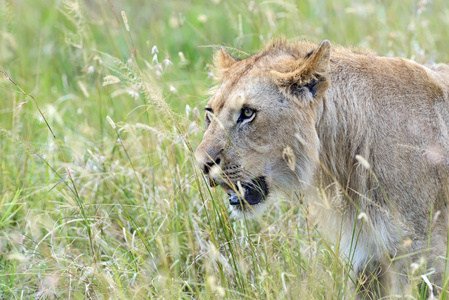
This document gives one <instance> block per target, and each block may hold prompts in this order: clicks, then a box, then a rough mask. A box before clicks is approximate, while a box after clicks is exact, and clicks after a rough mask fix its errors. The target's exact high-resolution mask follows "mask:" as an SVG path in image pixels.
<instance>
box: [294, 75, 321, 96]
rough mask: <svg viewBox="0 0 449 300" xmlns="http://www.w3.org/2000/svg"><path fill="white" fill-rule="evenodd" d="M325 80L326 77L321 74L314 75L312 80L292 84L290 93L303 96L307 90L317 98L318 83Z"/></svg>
mask: <svg viewBox="0 0 449 300" xmlns="http://www.w3.org/2000/svg"><path fill="white" fill-rule="evenodd" d="M323 80H325V79H324V78H323V77H321V76H314V77H313V78H312V79H311V80H310V81H308V82H306V83H303V84H297V83H294V84H292V85H290V93H291V94H292V95H293V96H296V97H301V96H302V95H304V93H305V92H307V91H308V92H310V93H311V94H312V97H314V98H315V96H316V93H317V91H318V89H317V87H318V83H320V82H322V81H323Z"/></svg>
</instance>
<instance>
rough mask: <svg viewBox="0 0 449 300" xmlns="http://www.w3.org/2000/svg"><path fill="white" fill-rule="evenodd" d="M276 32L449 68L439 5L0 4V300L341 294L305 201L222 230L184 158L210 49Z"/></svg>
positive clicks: (247, 44)
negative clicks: (306, 212) (306, 215)
mask: <svg viewBox="0 0 449 300" xmlns="http://www.w3.org/2000/svg"><path fill="white" fill-rule="evenodd" d="M122 12H123V13H122ZM125 15H126V16H125ZM281 36H284V37H286V38H287V39H289V40H297V39H308V40H312V41H316V42H319V41H321V40H323V39H329V40H330V41H331V42H332V43H334V44H341V45H343V46H356V47H362V48H368V49H371V50H373V51H375V52H376V53H378V54H379V55H384V56H401V57H405V58H410V59H413V60H415V61H417V62H419V63H427V64H433V63H436V62H449V5H448V2H447V1H446V0H433V1H430V0H429V1H411V0H405V1H392V0H391V1H387V0H383V1H380V0H376V1H353V0H351V1H349V0H301V1H293V0H288V1H249V0H241V1H225V0H221V1H220V0H211V1H199V0H194V1H188V0H184V1H153V0H151V1H112V0H111V1H106V0H85V1H81V0H80V1H69V0H67V1H50V0H49V1H31V0H0V70H2V71H3V72H6V73H7V74H8V75H9V76H10V77H11V79H12V81H14V83H15V84H14V83H13V82H12V81H10V80H8V78H7V76H4V75H3V74H0V298H5V299H10V298H16V299H18V298H38V299H40V298H44V299H46V298H68V299H71V298H76V299H80V298H103V297H112V298H137V299H140V298H147V297H148V298H153V297H154V298H195V299H196V298H206V299H209V298H216V297H224V298H237V297H239V298H251V299H253V298H256V299H259V298H260V299H267V298H298V297H302V298H305V299H309V298H310V299H311V298H320V299H322V298H326V299H335V298H348V297H349V298H351V297H353V295H352V294H351V293H350V292H349V291H348V285H347V282H348V281H350V278H349V275H348V274H349V269H350V266H349V265H348V264H347V262H345V261H344V260H341V259H340V258H339V254H338V249H336V248H335V247H334V246H332V244H330V243H328V242H327V241H326V240H325V239H323V238H322V237H321V235H320V233H319V232H318V231H316V230H315V229H314V228H309V227H308V224H307V222H306V219H305V218H304V208H303V207H302V206H301V204H299V203H293V201H291V200H289V199H282V200H279V202H278V203H274V204H273V208H274V209H273V210H271V211H270V212H267V213H266V214H265V215H264V216H263V217H262V219H259V220H240V221H230V220H229V218H228V215H227V207H226V199H223V198H222V196H223V195H222V194H221V192H220V191H215V190H209V188H208V187H207V185H206V184H205V183H204V180H203V178H202V177H201V176H200V175H199V173H198V171H197V169H196V166H195V163H194V161H193V157H192V149H194V148H195V147H196V145H197V144H198V142H199V141H200V139H201V136H202V131H203V127H202V126H203V125H202V113H200V111H201V109H202V107H203V106H204V104H205V102H206V100H207V97H208V95H207V91H208V89H209V88H210V87H211V86H212V85H213V79H212V78H211V72H212V67H211V65H210V63H211V57H212V54H213V51H214V49H217V47H219V46H225V47H227V48H228V50H229V51H230V52H231V53H233V54H234V55H235V56H238V57H245V56H247V55H249V54H253V53H255V52H256V51H258V50H259V49H261V47H263V45H264V44H265V43H266V42H267V41H269V40H270V39H272V38H276V37H281ZM111 76H112V77H111ZM33 99H35V100H33ZM167 105H168V106H167ZM40 111H41V112H40ZM44 117H45V120H46V121H47V122H48V126H47V124H46V123H45V120H44ZM52 132H53V133H54V135H55V137H54V136H53V134H52ZM415 292H416V293H417V294H416V295H417V297H420V296H421V297H424V296H423V295H421V294H419V291H418V290H416V291H415Z"/></svg>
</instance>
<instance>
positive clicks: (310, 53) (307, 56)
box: [305, 50, 315, 58]
mask: <svg viewBox="0 0 449 300" xmlns="http://www.w3.org/2000/svg"><path fill="white" fill-rule="evenodd" d="M313 51H315V50H312V51H310V52H309V53H307V54H306V56H305V58H309V57H310V56H311V55H312V53H313Z"/></svg>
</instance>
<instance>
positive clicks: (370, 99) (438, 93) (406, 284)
mask: <svg viewBox="0 0 449 300" xmlns="http://www.w3.org/2000/svg"><path fill="white" fill-rule="evenodd" d="M214 63H215V72H216V79H217V82H218V85H217V87H216V88H215V90H214V91H213V93H212V97H211V98H210V100H209V101H208V103H207V106H206V108H205V110H206V114H205V123H206V131H205V133H204V136H203V140H202V142H201V143H200V145H199V146H198V148H197V150H196V152H195V156H196V160H197V162H198V164H199V166H200V168H201V169H202V171H203V172H204V173H205V174H206V176H207V177H208V179H209V181H210V184H211V185H212V186H221V187H223V189H224V190H225V191H226V192H227V193H228V195H229V204H230V208H231V210H232V214H233V216H237V217H238V216H241V215H243V214H247V215H251V214H254V213H258V212H261V211H262V209H263V207H264V206H266V204H267V202H268V201H267V200H268V199H273V198H276V197H278V196H279V191H282V193H287V194H288V195H290V196H292V197H294V195H297V194H298V192H300V193H302V195H303V197H304V199H305V201H306V203H307V205H308V209H309V210H310V215H311V216H313V221H314V222H316V223H317V224H318V226H319V228H320V229H321V230H323V231H324V232H325V233H327V234H328V236H330V237H333V238H334V239H335V241H336V242H337V243H339V249H341V251H342V253H343V256H345V257H346V258H348V259H350V263H351V266H352V270H353V272H354V276H356V278H359V282H358V285H357V286H356V288H357V292H358V293H360V295H362V297H368V298H371V297H383V296H385V295H403V294H405V293H407V291H409V288H410V276H411V275H414V276H415V277H416V276H417V274H416V273H414V272H415V271H416V265H417V262H418V261H419V259H420V258H423V257H424V258H425V259H426V261H427V263H426V265H425V266H427V268H426V269H425V270H424V271H422V273H420V274H426V279H428V281H430V282H432V284H433V287H432V289H431V291H430V293H438V291H440V292H441V289H442V287H445V286H446V284H447V281H446V282H443V278H444V274H445V272H446V271H447V269H446V268H447V267H446V249H447V232H448V230H447V226H448V221H449V220H448V208H447V205H448V199H449V68H448V67H447V66H445V65H441V66H438V67H427V66H423V65H420V64H417V63H415V62H413V61H410V60H407V59H403V58H396V57H379V56H376V55H374V54H373V53H370V52H366V51H365V52H364V51H359V50H355V49H348V48H344V47H341V46H336V47H332V49H331V44H330V42H329V41H327V40H325V41H323V42H322V43H321V44H315V43H312V42H308V41H298V42H287V41H286V40H285V39H278V40H274V41H272V42H270V43H268V44H267V45H266V47H265V48H264V49H263V50H262V51H261V52H259V53H257V54H255V55H252V56H249V57H247V58H245V59H238V58H235V57H233V56H232V55H230V54H229V53H228V52H227V51H226V50H225V49H224V48H221V49H220V50H219V51H217V52H216V54H215V56H214ZM413 264H414V265H413ZM411 265H412V267H411ZM413 266H415V267H414V268H413ZM418 275H419V274H418ZM366 276H368V277H366ZM362 278H371V279H370V280H360V279H362Z"/></svg>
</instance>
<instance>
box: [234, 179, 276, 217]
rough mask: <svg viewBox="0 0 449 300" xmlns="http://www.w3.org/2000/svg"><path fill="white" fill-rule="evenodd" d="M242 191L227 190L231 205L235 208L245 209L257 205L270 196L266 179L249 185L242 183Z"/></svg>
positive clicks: (253, 181) (254, 181) (254, 180)
mask: <svg viewBox="0 0 449 300" xmlns="http://www.w3.org/2000/svg"><path fill="white" fill-rule="evenodd" d="M240 187H241V188H240V191H239V190H237V191H235V190H233V189H230V188H225V190H226V192H227V193H228V195H229V203H230V204H231V205H232V206H233V207H237V208H240V209H244V208H245V207H246V206H247V205H256V204H259V203H261V202H262V201H264V200H265V199H266V198H267V196H268V187H267V183H266V180H265V178H264V177H259V178H256V179H253V180H252V181H251V182H249V183H242V184H241V185H240Z"/></svg>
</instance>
